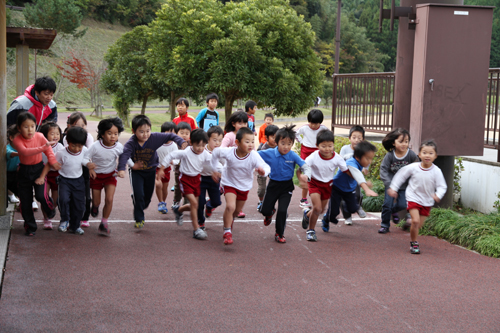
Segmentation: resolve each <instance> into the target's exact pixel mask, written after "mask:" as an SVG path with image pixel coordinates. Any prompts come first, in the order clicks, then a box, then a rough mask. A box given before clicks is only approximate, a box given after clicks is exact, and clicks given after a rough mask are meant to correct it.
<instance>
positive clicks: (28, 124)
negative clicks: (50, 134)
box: [17, 119, 36, 140]
mask: <svg viewBox="0 0 500 333" xmlns="http://www.w3.org/2000/svg"><path fill="white" fill-rule="evenodd" d="M17 130H18V131H19V133H21V135H22V136H23V138H25V139H27V140H29V139H31V138H33V137H34V136H35V133H36V124H35V122H34V121H33V120H31V119H26V120H25V121H23V123H22V124H21V126H18V127H17Z"/></svg>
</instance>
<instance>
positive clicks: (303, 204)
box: [299, 198, 311, 208]
mask: <svg viewBox="0 0 500 333" xmlns="http://www.w3.org/2000/svg"><path fill="white" fill-rule="evenodd" d="M299 206H300V207H301V208H309V207H311V204H310V203H309V201H307V198H302V199H300V204H299Z"/></svg>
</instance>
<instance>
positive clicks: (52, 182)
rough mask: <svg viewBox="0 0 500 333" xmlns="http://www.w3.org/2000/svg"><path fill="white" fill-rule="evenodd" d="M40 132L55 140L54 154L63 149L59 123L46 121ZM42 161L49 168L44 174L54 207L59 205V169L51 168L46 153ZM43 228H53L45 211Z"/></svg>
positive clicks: (50, 140)
mask: <svg viewBox="0 0 500 333" xmlns="http://www.w3.org/2000/svg"><path fill="white" fill-rule="evenodd" d="M40 132H41V133H42V134H43V136H44V137H45V138H46V139H47V141H49V142H55V143H54V144H53V145H52V152H53V153H54V156H55V155H56V154H57V152H58V151H59V150H63V149H64V146H63V145H62V144H61V143H60V142H59V140H61V134H62V133H61V128H60V127H59V125H57V124H56V123H54V122H51V121H49V122H46V123H44V124H42V126H41V127H40ZM42 161H43V163H44V164H45V167H46V168H48V170H44V172H43V174H47V178H46V181H47V185H46V187H47V194H51V196H52V201H54V207H57V202H58V200H57V199H58V191H59V185H57V180H56V178H57V177H58V176H59V171H57V170H54V168H51V167H50V165H49V163H48V159H47V156H46V155H45V154H43V155H42ZM42 213H43V229H45V230H52V221H51V220H49V219H48V218H47V216H46V214H45V212H43V211H42Z"/></svg>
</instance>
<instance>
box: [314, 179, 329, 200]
mask: <svg viewBox="0 0 500 333" xmlns="http://www.w3.org/2000/svg"><path fill="white" fill-rule="evenodd" d="M332 184H333V180H331V181H329V182H328V183H323V182H320V181H319V180H316V179H314V178H311V181H310V182H309V194H313V193H318V194H319V195H320V196H321V200H328V199H330V196H331V195H332Z"/></svg>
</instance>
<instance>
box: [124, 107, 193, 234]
mask: <svg viewBox="0 0 500 333" xmlns="http://www.w3.org/2000/svg"><path fill="white" fill-rule="evenodd" d="M132 133H133V134H134V135H132V137H131V138H130V139H129V140H128V141H127V143H126V144H125V146H124V148H123V154H121V155H120V158H119V161H118V176H119V177H122V178H123V177H125V165H126V164H127V161H128V159H129V158H132V161H133V162H134V163H135V164H134V167H133V168H132V169H129V175H130V184H131V186H132V191H133V194H132V200H133V203H134V219H135V227H136V228H139V229H142V228H143V227H144V210H145V209H146V208H148V206H149V204H150V202H151V197H152V196H153V191H154V189H155V178H156V167H157V166H158V155H157V154H156V150H157V149H158V148H160V147H161V146H162V145H163V144H164V143H166V142H168V141H174V142H175V143H177V145H178V146H182V148H184V147H186V146H187V142H185V141H184V140H183V139H181V138H180V137H179V136H177V135H175V134H173V133H151V120H149V118H148V117H147V116H145V115H137V116H135V117H134V118H133V119H132Z"/></svg>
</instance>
